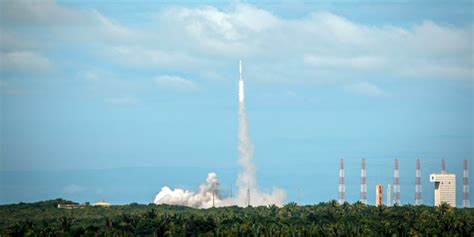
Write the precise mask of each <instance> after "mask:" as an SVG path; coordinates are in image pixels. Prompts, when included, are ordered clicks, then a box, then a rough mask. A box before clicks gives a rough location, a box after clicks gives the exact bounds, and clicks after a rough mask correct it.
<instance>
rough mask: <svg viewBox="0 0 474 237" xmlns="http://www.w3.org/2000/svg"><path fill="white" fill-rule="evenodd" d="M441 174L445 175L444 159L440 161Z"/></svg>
mask: <svg viewBox="0 0 474 237" xmlns="http://www.w3.org/2000/svg"><path fill="white" fill-rule="evenodd" d="M441 174H446V163H445V162H444V159H442V160H441Z"/></svg>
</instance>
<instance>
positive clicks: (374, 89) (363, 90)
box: [345, 82, 387, 97]
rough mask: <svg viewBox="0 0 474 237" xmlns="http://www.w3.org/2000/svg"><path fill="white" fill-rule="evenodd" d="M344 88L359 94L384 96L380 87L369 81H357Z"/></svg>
mask: <svg viewBox="0 0 474 237" xmlns="http://www.w3.org/2000/svg"><path fill="white" fill-rule="evenodd" d="M345 88H346V90H348V91H350V92H352V93H354V94H356V95H361V96H368V97H383V96H386V95H387V93H385V92H384V91H383V90H382V89H380V88H379V87H378V86H376V85H374V84H371V83H369V82H358V83H355V84H352V85H349V86H346V87H345Z"/></svg>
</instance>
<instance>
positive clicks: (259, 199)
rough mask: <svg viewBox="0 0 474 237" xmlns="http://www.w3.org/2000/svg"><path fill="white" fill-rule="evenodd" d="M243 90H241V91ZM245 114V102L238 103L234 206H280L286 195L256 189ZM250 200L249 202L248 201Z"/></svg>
mask: <svg viewBox="0 0 474 237" xmlns="http://www.w3.org/2000/svg"><path fill="white" fill-rule="evenodd" d="M242 89H243V88H241V90H242ZM248 131H249V127H248V120H247V113H246V112H245V101H244V100H241V101H239V138H238V140H239V144H238V150H239V165H240V167H241V168H242V170H241V172H240V173H239V176H238V179H237V187H238V191H239V192H238V195H237V200H235V201H236V203H235V204H237V205H239V206H246V205H247V204H248V203H250V205H252V206H263V205H271V204H275V205H277V206H282V205H283V202H284V201H285V199H286V193H285V192H284V191H283V190H281V189H277V188H274V189H273V191H272V192H271V193H269V194H268V193H264V192H262V191H260V190H259V189H258V186H257V181H256V180H257V179H256V168H255V165H254V164H253V154H254V146H253V144H252V142H251V141H250V136H249V132H248ZM249 199H250V200H249Z"/></svg>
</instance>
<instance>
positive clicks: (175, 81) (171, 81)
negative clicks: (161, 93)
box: [155, 75, 198, 91]
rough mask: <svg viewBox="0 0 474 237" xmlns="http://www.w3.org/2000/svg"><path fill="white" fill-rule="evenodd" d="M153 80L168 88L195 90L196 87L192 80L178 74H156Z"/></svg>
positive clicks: (161, 86)
mask: <svg viewBox="0 0 474 237" xmlns="http://www.w3.org/2000/svg"><path fill="white" fill-rule="evenodd" d="M155 82H156V84H157V85H158V86H159V87H160V88H163V89H169V90H179V91H195V90H197V89H198V86H197V85H196V84H195V83H194V82H192V81H190V80H187V79H184V78H181V77H178V76H168V75H164V76H158V77H156V78H155Z"/></svg>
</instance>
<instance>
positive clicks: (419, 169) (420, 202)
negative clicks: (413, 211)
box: [415, 159, 422, 205]
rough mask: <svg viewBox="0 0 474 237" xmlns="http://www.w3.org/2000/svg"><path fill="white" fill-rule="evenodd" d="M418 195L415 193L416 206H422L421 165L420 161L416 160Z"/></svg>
mask: <svg viewBox="0 0 474 237" xmlns="http://www.w3.org/2000/svg"><path fill="white" fill-rule="evenodd" d="M415 183H416V187H415V190H416V193H415V205H421V204H422V199H421V165H420V159H417V160H416V182H415Z"/></svg>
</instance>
